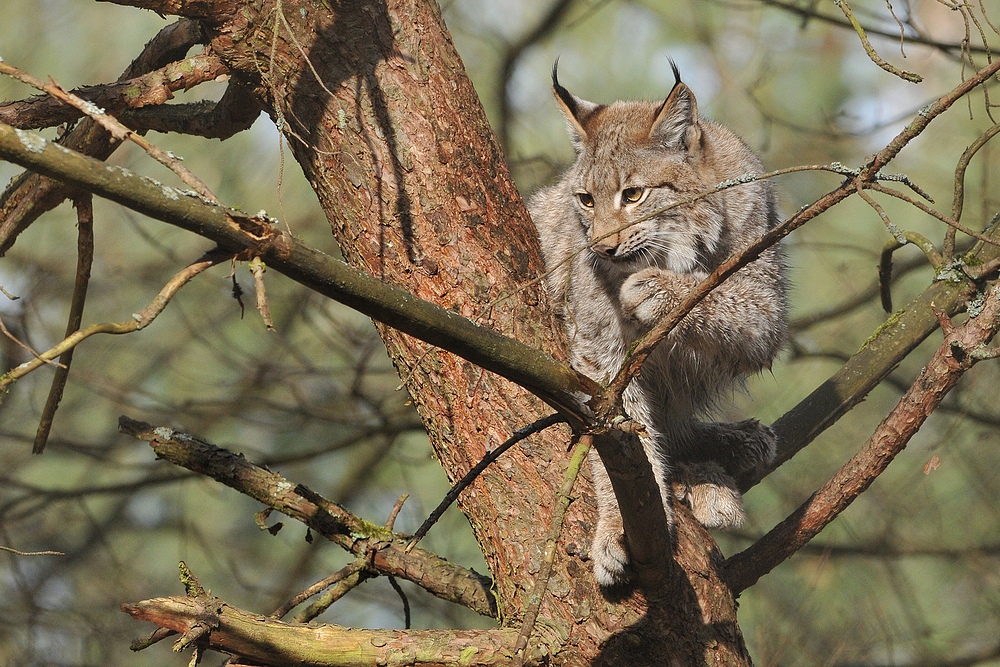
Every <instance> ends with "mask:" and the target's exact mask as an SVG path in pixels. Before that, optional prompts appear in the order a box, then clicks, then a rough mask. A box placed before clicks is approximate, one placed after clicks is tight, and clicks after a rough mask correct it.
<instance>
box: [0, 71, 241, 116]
mask: <svg viewBox="0 0 1000 667" xmlns="http://www.w3.org/2000/svg"><path fill="white" fill-rule="evenodd" d="M227 72H228V70H227V69H226V66H225V65H223V64H222V61H220V60H219V58H218V57H216V56H214V55H208V54H200V55H197V56H192V57H191V58H187V59H185V60H180V61H176V62H172V63H170V64H168V65H166V66H164V67H161V68H160V69H158V70H156V71H153V72H150V73H148V74H144V75H142V76H139V77H136V78H133V79H127V80H124V81H118V82H115V83H110V84H107V85H103V86H88V87H85V88H78V89H75V90H72V91H70V92H72V93H73V94H74V95H76V96H78V97H80V98H82V99H85V100H87V101H88V102H91V103H93V104H96V105H97V106H99V107H102V108H104V109H105V110H108V111H118V110H121V109H124V108H127V107H135V108H138V107H145V106H149V105H159V104H164V103H166V102H167V100H170V99H173V96H174V95H173V94H174V92H176V91H178V90H187V89H188V88H191V87H193V86H196V85H198V84H199V83H204V82H206V81H212V80H214V79H217V78H218V77H220V76H222V75H224V74H226V73H227ZM82 115H83V114H82V113H81V112H80V111H79V110H78V109H76V108H74V107H72V106H69V105H67V104H66V103H64V102H62V101H60V100H58V99H56V98H54V97H52V96H49V95H39V96H35V97H32V98H29V99H26V100H19V101H17V102H10V103H8V104H4V105H2V106H0V122H4V123H8V124H10V125H13V126H14V127H19V128H21V129H36V128H42V127H53V126H55V125H60V124H62V123H69V122H72V121H74V120H76V119H77V118H79V117H80V116H82Z"/></svg>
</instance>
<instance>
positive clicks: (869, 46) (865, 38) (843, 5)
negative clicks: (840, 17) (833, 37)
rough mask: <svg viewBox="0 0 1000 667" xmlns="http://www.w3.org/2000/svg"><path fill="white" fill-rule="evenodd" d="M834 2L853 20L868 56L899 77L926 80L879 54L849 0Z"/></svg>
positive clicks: (918, 80) (915, 80)
mask: <svg viewBox="0 0 1000 667" xmlns="http://www.w3.org/2000/svg"><path fill="white" fill-rule="evenodd" d="M833 4H835V5H837V6H838V7H840V10H841V11H842V12H844V16H846V17H847V20H848V21H850V22H851V26H852V27H853V28H854V32H856V33H858V37H859V38H860V39H861V45H862V46H863V47H865V53H867V54H868V57H869V58H871V59H872V62H873V63H875V64H876V65H878V66H879V67H881V68H882V69H884V70H885V71H886V72H889V73H890V74H895V75H896V76H898V77H899V78H901V79H903V80H905V81H909V82H910V83H920V82H921V81H923V80H924V79H923V77H922V76H920V75H919V74H914V73H913V72H907V71H905V70H901V69H899V68H898V67H896V66H895V65H891V64H889V63H887V62H886V61H885V60H883V59H882V57H881V56H879V54H878V53H877V52H876V51H875V47H874V46H872V43H871V42H869V41H868V35H867V34H866V33H865V29H864V27H863V26H862V25H861V23H859V22H858V19H856V18H854V12H852V11H851V6H850V5H849V4H847V0H833Z"/></svg>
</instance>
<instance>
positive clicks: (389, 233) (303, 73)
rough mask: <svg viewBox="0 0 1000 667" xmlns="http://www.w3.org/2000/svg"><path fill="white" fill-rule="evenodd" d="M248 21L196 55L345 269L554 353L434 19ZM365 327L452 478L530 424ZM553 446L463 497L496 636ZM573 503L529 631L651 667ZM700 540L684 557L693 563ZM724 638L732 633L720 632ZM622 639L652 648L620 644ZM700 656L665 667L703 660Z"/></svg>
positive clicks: (473, 102)
mask: <svg viewBox="0 0 1000 667" xmlns="http://www.w3.org/2000/svg"><path fill="white" fill-rule="evenodd" d="M252 10H253V11H250V10H248V9H244V10H243V11H242V12H241V14H240V16H239V17H238V19H237V20H235V21H233V22H230V23H226V24H224V25H219V26H217V27H216V31H215V32H216V37H215V39H214V40H213V41H212V47H213V50H214V52H215V53H218V54H219V55H220V57H222V59H223V60H224V61H225V62H226V63H227V65H228V66H229V67H230V71H231V72H233V73H234V76H237V77H241V78H242V80H243V83H244V84H245V85H247V86H248V87H252V88H255V89H257V90H258V91H260V93H261V94H262V95H263V97H264V98H265V100H266V102H267V104H268V105H269V106H270V108H271V110H272V111H271V112H272V116H273V117H274V118H275V120H276V122H277V123H278V124H279V126H281V127H282V128H283V131H284V132H285V135H286V137H287V139H288V141H289V145H290V147H291V149H292V150H293V152H294V153H295V156H296V158H297V160H298V161H299V163H300V164H301V165H302V168H303V170H304V171H305V174H306V176H307V178H308V179H309V181H310V182H311V183H312V185H313V187H314V189H315V190H316V192H317V194H318V196H319V200H320V204H321V205H322V207H323V209H324V211H325V212H326V214H327V217H328V218H329V220H330V223H331V226H332V228H333V231H334V234H335V236H336V238H337V240H338V242H339V243H340V246H341V250H342V251H343V254H344V256H345V258H346V259H347V261H348V262H350V263H352V264H354V265H355V266H358V267H361V268H363V269H365V270H367V271H369V272H370V273H372V274H374V275H376V276H378V277H380V278H382V279H383V280H386V281H387V282H391V283H394V284H397V285H400V286H402V287H404V288H405V289H406V290H408V291H410V292H412V293H413V294H415V295H417V296H418V297H421V298H422V299H426V300H428V301H431V302H433V303H436V304H438V305H441V306H443V307H445V308H447V309H450V310H454V311H456V312H458V313H459V314H461V315H463V316H466V317H468V318H470V319H472V320H473V321H475V322H477V323H479V324H482V325H484V326H488V327H490V328H493V329H496V330H497V331H500V332H501V333H504V334H506V335H509V336H511V337H513V338H516V339H518V340H520V341H522V342H524V343H526V344H527V345H529V346H531V347H535V348H537V349H542V350H546V351H549V352H551V353H553V354H555V355H557V357H562V358H564V354H563V351H562V350H561V348H560V337H559V335H558V332H559V331H560V327H559V325H558V324H557V323H556V322H555V321H554V320H553V319H552V317H551V315H550V314H549V311H548V309H547V308H545V307H544V294H543V292H542V290H541V286H540V285H539V284H538V283H537V282H534V280H535V279H536V278H537V277H538V276H539V275H540V274H541V273H542V270H543V269H542V264H541V262H540V260H539V256H538V252H537V246H536V241H535V236H534V229H533V227H532V225H531V221H530V219H529V217H528V214H527V211H526V210H525V208H524V205H523V203H522V201H521V199H520V197H519V195H518V193H517V191H516V189H515V188H514V185H513V183H512V182H511V180H510V177H509V174H508V173H507V170H506V167H505V165H504V161H503V157H502V155H501V153H500V150H499V148H498V146H497V144H496V142H495V140H494V138H493V134H492V132H491V131H490V129H489V125H488V124H487V121H486V117H485V114H484V113H483V111H482V109H481V107H480V105H479V101H478V97H477V96H476V93H475V91H474V89H473V88H472V85H471V83H470V82H469V80H468V78H467V77H466V76H465V73H464V70H463V68H462V65H461V61H460V59H459V57H458V55H457V53H456V52H455V51H454V48H453V46H452V44H451V41H450V38H449V36H448V34H447V31H446V29H445V28H444V25H443V22H442V19H441V16H440V14H439V12H438V9H437V7H436V6H434V5H433V4H432V3H427V2H419V1H408V0H402V1H396V0H393V1H391V2H383V1H379V0H371V1H369V2H359V3H344V4H339V5H337V4H335V5H334V6H333V10H332V11H329V10H327V9H325V8H323V7H322V6H321V5H319V4H316V5H313V4H311V3H308V2H301V3H300V2H288V1H287V0H286V1H283V2H282V3H281V5H280V7H275V6H274V5H271V4H270V3H262V4H254V5H253V8H252ZM272 47H273V48H272ZM380 331H381V333H382V335H383V338H384V340H385V342H386V346H387V348H388V350H389V353H390V355H391V357H392V358H393V360H394V362H395V363H396V365H397V367H398V368H399V370H400V373H401V375H402V376H403V378H404V379H405V381H406V387H407V389H408V390H409V392H410V394H411V396H412V397H413V399H414V402H415V404H416V405H417V408H418V410H419V411H420V414H421V416H422V418H423V419H424V422H425V424H426V426H427V430H428V432H429V434H430V436H431V440H432V444H433V446H434V449H435V451H436V453H437V455H438V458H439V459H440V460H441V462H442V465H443V466H444V468H445V470H446V472H447V473H448V475H449V476H450V477H451V478H452V479H457V478H458V477H460V476H461V475H462V474H463V473H464V472H465V471H466V470H468V469H469V468H470V467H472V466H473V465H474V464H475V463H476V462H477V461H478V460H479V458H480V457H481V456H482V455H483V454H484V453H485V452H486V451H487V449H489V448H492V447H495V446H496V445H498V444H499V443H501V442H502V441H503V440H504V439H505V438H506V437H507V436H508V435H509V434H510V432H511V431H512V430H513V429H514V428H516V427H518V426H521V425H523V424H527V423H530V422H532V421H534V420H535V419H537V418H538V417H539V416H541V415H542V414H543V411H544V408H543V406H542V405H541V404H540V402H539V401H538V400H537V399H535V398H534V397H533V396H531V395H530V394H529V393H528V392H526V391H525V390H524V389H522V388H521V387H519V386H517V385H516V384H514V383H512V382H509V381H507V380H504V379H502V378H499V377H497V376H494V375H492V374H491V373H488V372H484V371H483V370H482V369H480V368H478V367H476V366H474V365H472V364H470V363H468V362H466V361H464V360H462V359H459V358H458V357H455V356H453V355H451V354H448V353H444V352H441V351H440V350H438V349H435V348H433V347H431V346H428V345H426V344H425V343H422V342H419V341H416V340H414V339H413V338H410V337H408V336H406V335H403V334H401V333H399V332H398V331H395V330H392V329H389V328H385V327H381V328H380ZM566 445H567V436H566V431H565V429H562V430H551V431H549V432H546V434H543V435H542V436H536V437H534V438H532V439H531V440H529V441H527V442H525V443H523V444H522V445H521V446H520V447H518V448H517V449H515V450H512V451H511V452H509V453H508V454H507V455H506V456H505V458H504V459H502V460H501V461H500V462H498V464H496V465H495V466H493V467H492V468H490V469H488V470H487V471H486V472H485V473H484V474H483V475H482V476H481V478H480V479H479V480H478V481H477V482H476V483H475V484H474V485H473V486H472V487H471V488H470V489H469V490H468V491H467V492H466V493H465V494H464V496H463V498H462V501H461V506H462V509H463V511H464V512H465V513H466V515H467V516H468V517H469V520H470V522H471V523H472V526H473V530H474V532H475V534H476V537H477V539H478V540H479V543H480V545H481V546H482V549H483V552H484V555H485V556H486V560H487V563H488V564H489V567H490V571H491V573H492V575H493V577H494V581H495V592H496V595H497V601H498V607H499V611H500V617H501V619H503V621H504V622H505V623H516V622H518V621H519V620H520V619H519V618H518V617H519V615H520V614H521V613H522V612H523V610H524V609H525V607H526V605H527V602H528V596H529V595H530V593H531V591H532V590H533V585H534V579H535V576H536V574H537V573H538V571H539V568H540V563H539V559H540V554H541V547H542V541H543V540H542V538H541V536H542V535H544V532H545V531H544V529H540V527H544V526H546V525H548V522H549V521H550V519H551V509H552V507H553V503H554V492H555V488H556V486H557V485H558V482H559V479H560V477H561V474H562V471H563V469H564V468H565V466H566V463H567V458H568V457H567V454H566V449H567V448H566ZM582 500H583V502H580V501H577V502H574V503H573V504H572V505H571V506H570V509H569V513H568V516H567V522H566V526H565V529H564V532H563V538H562V541H561V542H560V548H559V549H557V553H556V559H555V563H554V567H553V572H552V576H551V579H550V580H549V582H548V592H549V593H550V595H547V596H546V599H545V602H544V604H543V607H542V610H541V618H544V619H545V622H544V623H538V624H537V625H536V628H535V632H536V633H541V634H542V635H544V636H547V638H548V639H549V641H547V642H546V643H548V644H549V645H550V646H553V647H558V648H557V649H556V650H557V651H558V654H557V655H556V656H555V657H554V658H553V664H565V665H571V664H590V663H591V661H592V660H593V658H594V656H595V655H596V654H597V652H598V646H599V644H600V642H602V641H604V640H607V639H608V638H609V637H611V636H612V635H613V634H615V633H616V631H618V630H620V629H623V628H628V627H629V626H633V625H635V627H636V628H640V631H635V632H631V631H625V632H623V633H622V634H621V635H619V637H620V638H622V641H621V642H618V647H619V648H618V649H616V653H615V655H616V656H619V657H623V656H626V655H627V656H629V658H630V659H632V661H633V662H636V663H637V664H642V663H648V664H662V663H663V662H664V661H666V659H667V657H666V655H665V652H666V653H674V651H672V650H671V649H669V648H667V646H664V643H663V641H662V639H663V635H662V633H658V632H653V633H649V632H648V631H647V630H648V628H649V627H656V626H655V624H653V623H649V622H648V621H647V622H645V623H640V618H641V617H642V615H643V609H644V603H643V602H642V601H640V600H638V599H633V600H632V601H631V602H629V603H626V604H611V603H608V602H606V601H605V600H604V599H603V598H601V596H600V595H599V594H598V593H597V592H596V587H595V585H594V583H593V580H592V578H591V576H590V566H589V563H588V562H586V561H585V560H584V554H585V552H586V547H585V545H587V544H588V543H589V539H590V530H591V525H590V521H591V519H592V517H593V505H592V498H591V494H590V491H589V490H584V491H583V493H582ZM711 544H712V542H711V540H707V541H706V542H702V543H701V544H700V546H697V547H695V548H696V549H700V551H701V553H706V549H707V547H706V546H705V545H711ZM677 579H678V581H680V580H682V579H684V580H685V581H686V578H685V577H683V576H680V577H678V578H677ZM677 600H683V603H682V604H681V605H680V606H681V608H682V613H681V614H679V615H677V618H680V619H684V620H683V621H682V622H683V623H687V624H688V626H689V627H688V631H687V632H686V634H687V636H688V637H697V640H695V641H696V643H698V644H699V645H701V646H704V645H705V644H712V642H713V635H714V634H715V633H716V630H717V627H718V626H717V625H716V624H714V623H702V622H701V618H702V614H701V611H700V609H699V606H698V604H697V600H696V599H695V597H694V596H684V597H674V600H673V602H674V603H676V602H677ZM729 603H730V613H731V615H732V617H733V618H735V607H734V605H733V604H732V601H731V598H730V599H729ZM707 606H711V605H710V604H708V605H707ZM675 611H677V609H676V607H675ZM692 619H697V621H696V622H695V621H692ZM692 627H697V628H698V630H697V631H693V630H692V629H691V628H692ZM727 632H729V633H730V634H732V633H735V634H736V636H737V637H738V629H737V628H736V627H735V623H734V624H733V626H732V627H731V628H727ZM625 636H629V637H632V640H628V641H626V640H625V639H624V637H625ZM637 637H642V638H643V639H646V640H651V641H655V643H653V644H648V643H646V642H645V641H643V642H640V643H638V644H637V643H635V642H634V639H635V638H637ZM654 637H655V638H656V639H658V640H659V641H656V640H655V639H654ZM715 641H716V643H719V640H718V639H716V640H715ZM612 643H613V644H614V642H612ZM722 643H729V644H731V643H732V642H729V641H728V640H722ZM737 643H738V644H741V640H740V641H739V642H737ZM625 646H627V647H628V650H624V649H622V648H621V647H625ZM653 646H655V647H656V648H655V649H654V648H653ZM678 648H680V647H678ZM684 648H685V650H686V649H687V648H688V647H684ZM622 650H624V653H622V652H621V651H622ZM702 652H703V651H702V650H698V651H694V652H693V653H688V655H687V656H685V657H683V658H681V656H680V655H679V654H677V655H676V656H675V657H676V658H678V659H681V660H682V661H683V662H684V663H687V664H704V662H703V657H702ZM744 655H745V653H744ZM612 662H617V658H616V659H615V660H613V661H610V662H609V663H608V664H612Z"/></svg>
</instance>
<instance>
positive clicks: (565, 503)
mask: <svg viewBox="0 0 1000 667" xmlns="http://www.w3.org/2000/svg"><path fill="white" fill-rule="evenodd" d="M592 444H593V436H591V435H589V434H584V435H582V436H580V440H579V442H577V443H576V448H575V449H574V450H573V456H571V457H570V459H569V464H568V465H567V466H566V473H565V474H564V475H563V482H562V485H561V486H560V487H559V490H558V491H557V492H556V501H555V507H553V508H552V522H551V523H550V524H549V532H548V534H547V535H546V537H545V544H544V546H543V547H542V563H541V567H540V568H539V570H538V576H537V577H536V578H535V585H534V586H533V587H532V589H531V597H529V598H528V604H527V605H526V606H525V608H524V620H523V621H522V622H521V631H520V632H519V633H518V635H517V644H515V645H514V653H515V657H514V660H513V662H512V663H511V664H512V665H513V666H514V667H521V666H522V665H523V664H524V652H525V650H526V649H527V647H528V640H529V639H531V633H532V630H533V629H534V627H535V621H536V620H537V619H538V612H539V610H540V609H541V607H542V600H543V599H544V598H545V590H546V588H548V585H549V577H550V576H551V575H552V565H553V563H554V561H555V557H556V545H557V543H558V542H559V536H560V535H561V534H562V527H563V520H564V519H565V518H566V509H567V508H568V507H569V503H570V500H571V494H572V492H573V485H574V484H576V479H577V477H578V476H579V475H580V467H581V466H582V465H583V461H584V459H586V458H587V453H588V452H590V447H591V445H592Z"/></svg>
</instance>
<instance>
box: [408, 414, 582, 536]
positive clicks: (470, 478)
mask: <svg viewBox="0 0 1000 667" xmlns="http://www.w3.org/2000/svg"><path fill="white" fill-rule="evenodd" d="M564 421H566V418H565V417H563V416H562V415H560V414H559V413H555V414H551V415H549V416H548V417H543V418H541V419H539V420H537V421H534V422H532V423H530V424H528V425H527V426H523V427H521V428H519V429H518V430H516V431H514V434H513V435H511V436H510V437H509V438H507V440H505V441H504V442H503V443H502V444H501V445H500V446H498V447H497V448H496V449H494V450H493V451H492V452H487V453H486V456H484V457H483V458H482V460H481V461H480V462H479V463H477V464H476V465H475V466H474V467H473V468H472V469H471V470H469V472H467V473H465V476H464V477H462V479H460V480H458V482H456V483H455V485H454V486H453V487H451V490H450V491H448V493H447V494H445V497H444V499H443V500H442V501H441V502H440V503H438V506H437V507H435V508H434V511H433V512H431V513H430V516H428V517H427V519H426V520H424V522H423V523H422V524H420V527H419V528H417V532H415V533H414V534H413V537H412V538H411V539H410V543H409V544H407V545H406V551H410V550H411V549H412V548H413V547H415V546H416V545H417V542H419V541H420V540H421V539H422V538H423V537H424V535H426V534H427V531H428V530H430V529H431V528H432V527H433V526H434V524H435V523H437V522H438V519H440V518H441V515H443V514H444V513H445V511H446V510H447V509H448V508H449V507H451V504H452V503H453V502H455V500H457V499H458V497H459V496H460V495H461V494H462V491H465V489H467V488H468V487H469V485H470V484H472V482H474V481H475V480H476V478H477V477H479V475H480V474H482V472H483V471H484V470H486V468H488V467H489V465H490V464H491V463H493V462H494V461H496V460H497V459H498V458H500V457H501V456H503V453H504V452H506V451H507V450H508V449H510V448H511V447H513V446H514V445H516V444H517V443H519V442H521V441H522V440H524V439H525V438H527V437H528V436H530V435H533V434H535V433H538V432H539V431H544V430H545V429H547V428H548V427H550V426H553V425H555V424H558V423H560V422H564Z"/></svg>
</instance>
